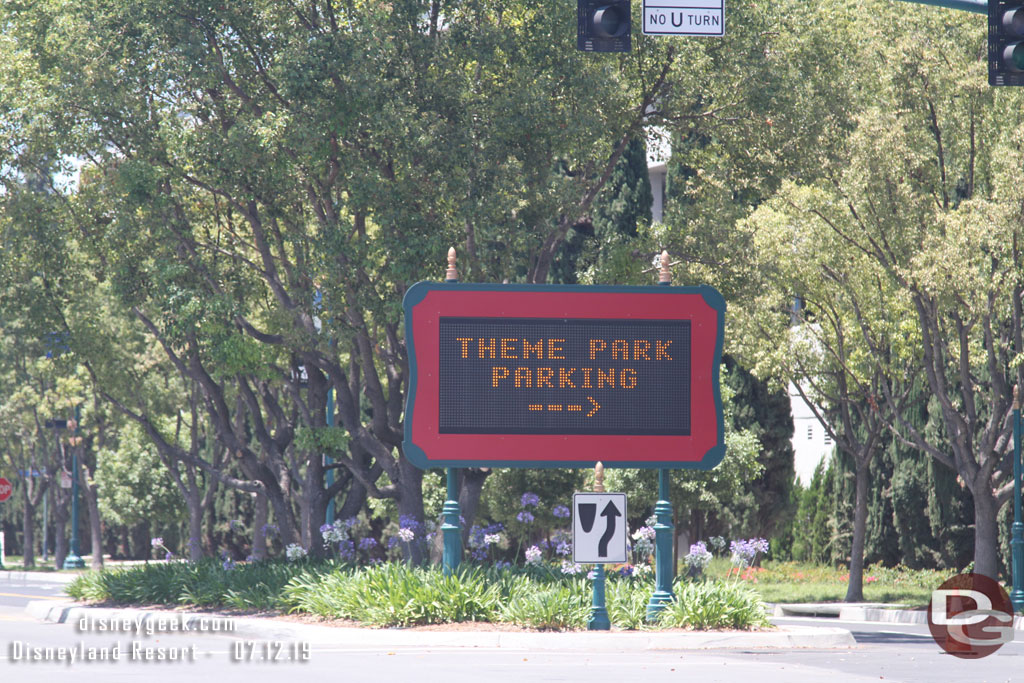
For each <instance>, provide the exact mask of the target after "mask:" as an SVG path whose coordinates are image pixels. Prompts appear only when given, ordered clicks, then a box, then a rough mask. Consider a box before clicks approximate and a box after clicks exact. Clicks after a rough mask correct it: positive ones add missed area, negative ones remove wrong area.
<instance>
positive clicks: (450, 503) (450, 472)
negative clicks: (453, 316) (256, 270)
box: [441, 247, 462, 576]
mask: <svg viewBox="0 0 1024 683" xmlns="http://www.w3.org/2000/svg"><path fill="white" fill-rule="evenodd" d="M445 281H446V282H452V283H454V282H458V281H459V271H458V270H457V269H456V268H455V247H452V248H450V249H449V250H448V270H447V271H446V272H445ZM447 478H448V482H447V483H448V499H447V500H446V501H444V505H443V506H442V507H441V515H442V516H443V521H442V523H441V534H442V537H443V538H444V552H443V553H442V557H441V563H442V564H441V567H442V569H443V570H444V573H445V575H449V576H450V575H451V574H452V572H454V571H455V570H456V569H458V567H459V563H460V562H461V561H462V527H461V525H460V523H459V517H460V516H461V514H462V512H461V510H460V509H459V470H458V469H457V468H455V467H449V468H448V469H447Z"/></svg>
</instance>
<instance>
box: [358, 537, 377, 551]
mask: <svg viewBox="0 0 1024 683" xmlns="http://www.w3.org/2000/svg"><path fill="white" fill-rule="evenodd" d="M376 547H377V539H376V538H370V537H369V536H367V537H366V538H361V539H359V549H360V550H372V549H373V548H376Z"/></svg>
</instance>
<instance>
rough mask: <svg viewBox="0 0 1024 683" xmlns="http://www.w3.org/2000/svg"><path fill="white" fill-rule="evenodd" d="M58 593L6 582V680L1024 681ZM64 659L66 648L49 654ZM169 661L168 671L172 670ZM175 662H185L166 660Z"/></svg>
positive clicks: (941, 668) (905, 637)
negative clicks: (485, 637) (443, 644)
mask: <svg viewBox="0 0 1024 683" xmlns="http://www.w3.org/2000/svg"><path fill="white" fill-rule="evenodd" d="M61 589H62V587H61V586H59V585H53V584H49V585H47V584H42V583H26V584H24V585H15V586H12V585H4V584H0V593H2V594H3V595H0V680H3V681H7V680H15V681H18V680H32V681H33V682H36V681H39V682H45V681H57V680H66V678H67V676H68V675H69V673H73V675H75V676H77V677H78V678H79V679H80V680H83V681H94V680H96V681H98V680H102V681H104V682H107V681H111V682H114V683H116V682H118V681H137V680H140V679H145V680H146V683H160V682H162V681H176V680H179V679H180V678H181V677H182V676H188V677H190V678H194V677H195V676H197V675H199V676H202V677H203V678H216V680H217V683H232V682H234V681H239V682H241V681H245V682H246V683H253V682H255V683H260V682H262V681H280V680H282V679H287V678H288V677H294V676H301V677H303V678H308V679H310V680H314V681H316V680H335V681H370V680H372V681H401V682H403V683H404V682H414V683H418V682H425V683H433V682H434V681H444V682H445V683H461V682H466V683H470V682H472V683H497V682H499V681H509V682H514V683H524V682H525V681H529V682H530V683H533V682H534V681H588V682H594V681H616V682H622V681H626V682H629V681H633V680H637V681H643V682H644V683H648V682H649V681H655V682H656V681H679V682H683V681H686V682H689V681H701V683H705V682H708V683H710V682H717V681H721V682H723V683H731V682H742V683H748V682H750V681H756V682H757V683H792V682H793V681H813V682H819V681H823V682H828V683H865V682H867V681H879V680H884V681H905V682H907V683H910V682H916V681H922V682H925V681H927V682H928V683H935V682H936V681H940V682H947V681H970V682H971V683H975V682H979V683H980V682H999V683H1003V682H1005V681H1018V680H1024V659H1022V655H1024V642H1013V643H1008V644H1007V645H1005V646H1003V648H1001V649H1000V650H999V651H998V652H997V653H996V654H994V655H992V656H990V657H986V658H984V659H981V660H959V659H957V658H955V657H952V656H950V655H947V654H944V653H942V651H941V650H940V649H939V647H938V646H937V645H936V644H935V642H934V641H933V640H932V639H931V637H930V635H928V632H927V628H926V627H924V626H916V625H897V624H876V623H862V622H839V621H838V620H836V619H802V618H786V619H780V620H777V621H778V623H780V624H802V625H807V624H821V625H829V626H837V625H838V626H842V627H843V628H848V629H850V630H851V631H852V632H853V633H854V635H855V637H856V639H857V642H858V645H857V647H856V648H852V649H842V650H806V649H803V650H758V651H753V650H752V651H736V650H703V651H678V652H616V651H614V650H605V651H600V652H558V651H548V652H528V651H521V650H520V651H516V650H504V649H492V648H474V649H468V648H433V647H430V646H429V641H428V640H427V639H428V638H429V634H424V639H425V640H424V646H423V647H412V648H397V647H396V648H392V649H387V650H382V649H373V650H371V649H366V648H353V647H340V646H339V647H333V646H331V645H324V644H321V643H303V642H302V641H287V642H278V641H271V640H253V639H243V638H239V637H234V636H232V635H225V634H169V633H163V634H157V635H155V636H146V635H145V634H133V633H124V632H121V633H103V632H99V631H97V630H95V629H90V630H86V631H79V629H78V628H77V625H75V624H47V623H42V622H39V621H37V620H35V619H33V618H31V617H29V616H28V615H27V614H25V612H24V606H25V605H26V604H27V602H28V601H29V600H37V599H41V598H43V599H45V598H46V597H51V598H55V597H59V595H60V592H61ZM115 646H120V647H119V650H120V651H119V655H120V656H119V659H118V661H110V660H107V661H91V662H90V661H84V662H83V661H76V662H75V663H73V664H69V663H66V662H59V661H33V658H34V657H35V654H34V653H39V655H40V656H41V657H44V656H47V655H46V653H47V650H46V648H59V647H63V648H68V649H67V650H66V652H70V651H72V650H75V651H78V652H79V653H82V652H85V653H88V652H91V653H93V654H95V655H97V656H101V655H102V653H103V652H107V653H108V654H110V653H112V652H113V650H114V647H115ZM49 652H50V653H51V655H53V656H56V652H57V651H56V650H50V651H49ZM160 657H163V658H165V661H160V659H159V658H160ZM170 657H175V658H176V659H175V661H166V659H167V658H170Z"/></svg>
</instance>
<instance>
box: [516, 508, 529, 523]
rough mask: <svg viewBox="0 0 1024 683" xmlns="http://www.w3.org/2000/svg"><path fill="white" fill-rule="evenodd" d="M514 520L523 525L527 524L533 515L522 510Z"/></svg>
mask: <svg viewBox="0 0 1024 683" xmlns="http://www.w3.org/2000/svg"><path fill="white" fill-rule="evenodd" d="M516 519H518V520H519V521H520V522H522V523H523V524H529V523H530V522H532V521H533V514H532V513H531V512H530V511H529V510H522V511H521V512H520V513H519V514H518V515H516Z"/></svg>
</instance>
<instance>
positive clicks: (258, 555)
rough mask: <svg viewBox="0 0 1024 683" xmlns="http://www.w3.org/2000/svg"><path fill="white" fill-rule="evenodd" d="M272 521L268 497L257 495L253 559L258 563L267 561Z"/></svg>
mask: <svg viewBox="0 0 1024 683" xmlns="http://www.w3.org/2000/svg"><path fill="white" fill-rule="evenodd" d="M269 520H270V506H269V505H268V504H267V497H266V496H264V495H263V494H262V493H258V494H256V509H255V511H254V513H253V521H252V525H253V535H252V558H253V559H254V560H257V561H262V560H265V559H267V556H268V553H267V522H268V521H269Z"/></svg>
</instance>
